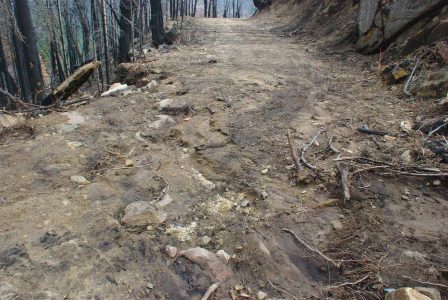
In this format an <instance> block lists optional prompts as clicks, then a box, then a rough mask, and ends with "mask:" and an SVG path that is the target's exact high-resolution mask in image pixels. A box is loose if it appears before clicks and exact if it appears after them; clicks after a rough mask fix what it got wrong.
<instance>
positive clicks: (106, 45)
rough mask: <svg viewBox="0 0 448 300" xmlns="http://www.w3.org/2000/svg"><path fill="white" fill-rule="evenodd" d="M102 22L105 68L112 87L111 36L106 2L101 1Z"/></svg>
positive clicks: (108, 82)
mask: <svg viewBox="0 0 448 300" xmlns="http://www.w3.org/2000/svg"><path fill="white" fill-rule="evenodd" d="M101 20H102V21H103V22H102V25H103V47H104V66H105V68H106V69H105V72H106V83H107V85H110V66H109V64H110V61H109V36H108V34H107V15H106V3H105V0H102V1H101Z"/></svg>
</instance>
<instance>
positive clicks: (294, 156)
mask: <svg viewBox="0 0 448 300" xmlns="http://www.w3.org/2000/svg"><path fill="white" fill-rule="evenodd" d="M286 137H287V138H288V144H289V152H290V154H291V157H292V160H293V161H294V166H295V167H296V171H297V173H299V171H302V170H303V168H302V165H301V164H300V160H299V158H298V157H297V154H296V152H295V151H294V147H293V144H292V138H291V132H290V131H289V130H288V132H287V133H286Z"/></svg>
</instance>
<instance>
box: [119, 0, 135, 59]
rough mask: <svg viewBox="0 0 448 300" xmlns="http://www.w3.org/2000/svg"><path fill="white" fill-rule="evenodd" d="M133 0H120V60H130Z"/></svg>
mask: <svg viewBox="0 0 448 300" xmlns="http://www.w3.org/2000/svg"><path fill="white" fill-rule="evenodd" d="M131 1H132V0H121V1H120V21H119V24H118V26H119V27H120V39H119V54H118V61H119V62H120V63H122V62H129V61H130V60H131V59H130V57H129V50H130V49H131V37H132V32H131V31H132V25H131V21H130V20H131V18H132V12H131Z"/></svg>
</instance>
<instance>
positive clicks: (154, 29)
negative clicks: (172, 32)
mask: <svg viewBox="0 0 448 300" xmlns="http://www.w3.org/2000/svg"><path fill="white" fill-rule="evenodd" d="M150 3H151V21H150V23H149V24H150V26H151V33H152V43H153V44H154V46H155V47H158V46H159V45H161V44H163V43H164V42H165V32H164V30H163V11H162V2H161V0H151V1H150Z"/></svg>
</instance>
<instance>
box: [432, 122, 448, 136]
mask: <svg viewBox="0 0 448 300" xmlns="http://www.w3.org/2000/svg"><path fill="white" fill-rule="evenodd" d="M446 125H448V122H446V123H443V124H442V125H440V126H439V127H437V128H436V129H434V130H431V132H429V133H428V136H432V135H433V134H434V133H436V132H437V131H439V130H440V129H442V128H443V127H445V126H446Z"/></svg>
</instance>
